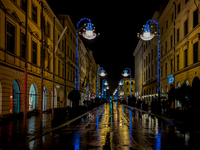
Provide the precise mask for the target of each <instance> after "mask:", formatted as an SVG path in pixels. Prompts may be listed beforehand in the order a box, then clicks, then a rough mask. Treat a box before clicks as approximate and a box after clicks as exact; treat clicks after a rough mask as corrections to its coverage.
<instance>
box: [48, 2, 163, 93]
mask: <svg viewBox="0 0 200 150" xmlns="http://www.w3.org/2000/svg"><path fill="white" fill-rule="evenodd" d="M46 1H47V2H48V4H49V5H50V7H51V9H52V10H53V11H54V13H55V14H68V15H69V16H70V18H71V20H72V22H73V24H74V26H75V27H76V24H77V22H78V21H79V20H80V19H81V18H84V17H86V18H90V19H91V22H92V23H93V24H94V26H95V28H96V31H97V32H98V33H100V36H99V37H97V38H96V39H95V40H93V41H87V40H84V39H83V38H82V40H83V42H84V44H85V46H86V47H87V48H89V49H90V50H92V51H93V56H94V58H95V61H96V63H98V64H100V66H101V67H103V68H104V69H105V71H106V73H107V76H106V77H104V78H106V79H107V80H108V83H109V87H110V92H111V93H113V92H114V89H115V88H117V86H118V82H119V80H120V79H121V78H123V76H122V75H121V73H122V72H123V70H124V69H125V68H126V67H128V68H130V69H131V70H132V77H134V76H135V75H134V67H135V62H134V56H133V52H134V50H135V48H136V46H137V43H138V40H139V39H138V38H137V33H138V32H139V31H140V29H141V28H142V26H143V25H144V24H145V23H146V21H147V20H148V19H151V18H152V16H153V14H154V12H155V10H159V7H158V6H159V4H160V3H161V2H162V1H163V0H137V1H135V0H134V1H98V2H97V1H94V0H93V1H91V0H88V1H75V0H71V1H70V0H46ZM83 23H87V22H83Z"/></svg>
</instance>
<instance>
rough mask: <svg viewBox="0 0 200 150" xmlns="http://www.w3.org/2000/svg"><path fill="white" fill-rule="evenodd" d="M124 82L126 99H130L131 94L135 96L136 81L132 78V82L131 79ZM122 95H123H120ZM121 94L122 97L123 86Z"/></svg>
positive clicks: (120, 89)
mask: <svg viewBox="0 0 200 150" xmlns="http://www.w3.org/2000/svg"><path fill="white" fill-rule="evenodd" d="M123 80H124V83H123V84H124V98H126V97H129V96H130V92H131V94H132V96H135V79H134V78H132V79H131V82H130V78H123ZM130 84H131V86H132V87H131V88H132V89H131V90H130ZM120 93H121V94H120ZM119 94H120V96H121V97H122V95H123V85H120V86H119Z"/></svg>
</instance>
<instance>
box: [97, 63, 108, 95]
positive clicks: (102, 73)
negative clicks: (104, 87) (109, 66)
mask: <svg viewBox="0 0 200 150" xmlns="http://www.w3.org/2000/svg"><path fill="white" fill-rule="evenodd" d="M100 69H101V73H100V74H99V70H100ZM98 74H99V75H100V76H102V77H105V76H106V73H105V71H104V69H103V67H99V68H98V69H97V97H99V76H98Z"/></svg>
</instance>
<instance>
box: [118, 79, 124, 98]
mask: <svg viewBox="0 0 200 150" xmlns="http://www.w3.org/2000/svg"><path fill="white" fill-rule="evenodd" d="M119 85H123V97H122V98H124V80H123V79H121V80H120V81H119Z"/></svg>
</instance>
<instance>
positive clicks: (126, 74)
mask: <svg viewBox="0 0 200 150" xmlns="http://www.w3.org/2000/svg"><path fill="white" fill-rule="evenodd" d="M127 70H129V72H130V97H132V84H131V69H130V68H126V69H125V70H124V74H122V75H123V76H124V77H128V76H129V74H128V73H127Z"/></svg>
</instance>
